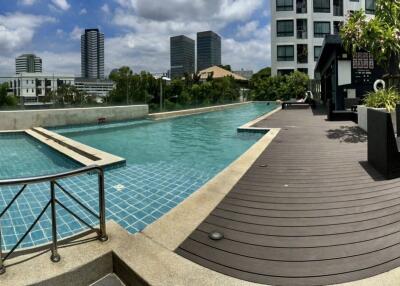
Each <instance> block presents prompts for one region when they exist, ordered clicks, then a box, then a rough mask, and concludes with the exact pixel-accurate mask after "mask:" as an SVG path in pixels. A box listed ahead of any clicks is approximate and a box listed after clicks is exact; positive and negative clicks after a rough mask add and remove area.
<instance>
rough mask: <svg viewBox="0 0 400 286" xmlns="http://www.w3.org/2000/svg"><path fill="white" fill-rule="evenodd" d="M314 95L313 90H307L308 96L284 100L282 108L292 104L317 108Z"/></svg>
mask: <svg viewBox="0 0 400 286" xmlns="http://www.w3.org/2000/svg"><path fill="white" fill-rule="evenodd" d="M312 97H313V95H312V93H311V91H307V92H306V96H305V98H303V99H299V100H296V99H291V100H289V101H284V102H282V109H286V108H287V107H289V106H291V105H296V106H311V108H315V101H314V99H313V98H312Z"/></svg>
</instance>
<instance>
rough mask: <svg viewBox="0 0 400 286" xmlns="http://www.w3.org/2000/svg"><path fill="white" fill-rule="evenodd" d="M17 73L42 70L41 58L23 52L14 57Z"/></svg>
mask: <svg viewBox="0 0 400 286" xmlns="http://www.w3.org/2000/svg"><path fill="white" fill-rule="evenodd" d="M15 72H16V73H17V74H20V73H24V72H28V73H35V72H42V59H41V58H39V57H37V56H35V55H33V54H24V55H21V56H19V57H18V58H16V59H15Z"/></svg>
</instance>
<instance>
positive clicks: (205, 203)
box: [142, 108, 281, 251]
mask: <svg viewBox="0 0 400 286" xmlns="http://www.w3.org/2000/svg"><path fill="white" fill-rule="evenodd" d="M280 110H281V109H280V108H277V109H276V110H273V111H271V112H269V113H267V114H265V115H262V116H260V117H258V118H256V119H255V120H252V121H250V122H248V123H247V124H245V125H243V126H247V129H248V130H251V129H252V128H255V127H252V126H253V125H255V124H257V123H258V122H260V121H262V120H265V119H266V118H268V117H270V116H272V115H273V114H275V113H276V112H279V111H280ZM243 126H242V127H243ZM239 128H241V127H239ZM239 128H238V131H239ZM263 130H265V132H267V133H266V134H265V135H264V136H263V137H262V138H261V139H260V140H258V141H257V142H256V143H255V144H254V145H253V146H251V147H250V148H249V149H248V150H247V151H246V152H245V153H243V154H242V155H241V156H240V157H239V158H237V159H236V160H235V161H234V162H232V163H231V164H230V165H229V166H227V167H226V168H225V169H224V170H222V171H221V172H220V173H219V174H217V175H216V176H214V177H213V178H212V179H211V180H210V181H208V182H207V183H206V184H205V185H203V186H202V187H201V188H200V189H198V190H197V191H196V192H194V193H193V194H192V195H190V196H189V197H188V198H186V199H185V200H184V201H183V202H182V203H180V204H179V205H178V206H176V207H175V208H173V209H172V210H171V211H169V212H168V213H166V214H164V216H163V217H161V218H159V219H158V220H157V221H155V222H154V223H152V224H150V225H149V226H147V227H146V228H145V229H144V230H143V231H142V233H143V234H144V235H146V236H147V237H149V238H150V239H153V240H155V241H157V242H158V243H160V244H161V245H163V246H164V247H166V248H168V249H169V250H171V251H175V249H177V248H178V246H179V245H180V244H182V242H183V241H184V240H185V239H186V238H187V237H189V235H190V234H191V233H192V232H193V231H194V230H195V229H196V228H197V227H198V225H200V223H201V222H202V221H203V220H204V219H205V218H206V217H207V216H208V215H209V214H210V213H211V212H212V210H214V208H215V207H216V206H217V205H218V204H219V203H220V202H221V201H222V200H223V198H224V197H225V196H226V195H227V194H228V193H229V192H230V191H231V190H232V188H233V187H234V186H235V185H236V183H237V182H238V181H239V180H240V179H241V178H242V177H243V175H244V174H245V173H246V172H247V171H248V170H249V168H250V167H251V166H252V165H253V164H254V162H255V161H256V160H257V159H258V158H259V156H260V155H261V153H262V152H263V151H264V150H265V149H266V148H268V146H269V145H270V144H271V143H272V141H273V140H274V139H275V137H276V136H277V135H278V134H279V132H280V130H281V129H280V128H263ZM199 206H201V208H200V207H199Z"/></svg>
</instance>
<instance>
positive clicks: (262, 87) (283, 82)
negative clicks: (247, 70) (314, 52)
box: [250, 68, 309, 101]
mask: <svg viewBox="0 0 400 286" xmlns="http://www.w3.org/2000/svg"><path fill="white" fill-rule="evenodd" d="M308 83H309V78H308V75H306V74H304V73H302V72H299V71H295V72H293V73H290V74H289V75H277V76H271V68H265V69H262V70H261V71H260V72H258V73H256V74H255V75H253V77H252V78H251V80H250V88H251V94H252V98H253V99H254V100H260V101H263V100H267V101H276V100H289V99H291V98H297V99H298V98H304V96H305V93H306V91H307V89H308Z"/></svg>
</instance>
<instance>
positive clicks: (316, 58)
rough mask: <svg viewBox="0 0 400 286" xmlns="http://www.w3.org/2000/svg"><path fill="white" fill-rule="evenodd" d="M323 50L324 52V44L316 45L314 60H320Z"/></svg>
mask: <svg viewBox="0 0 400 286" xmlns="http://www.w3.org/2000/svg"><path fill="white" fill-rule="evenodd" d="M321 52H322V46H315V47H314V61H318V59H319V56H320V55H321Z"/></svg>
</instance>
